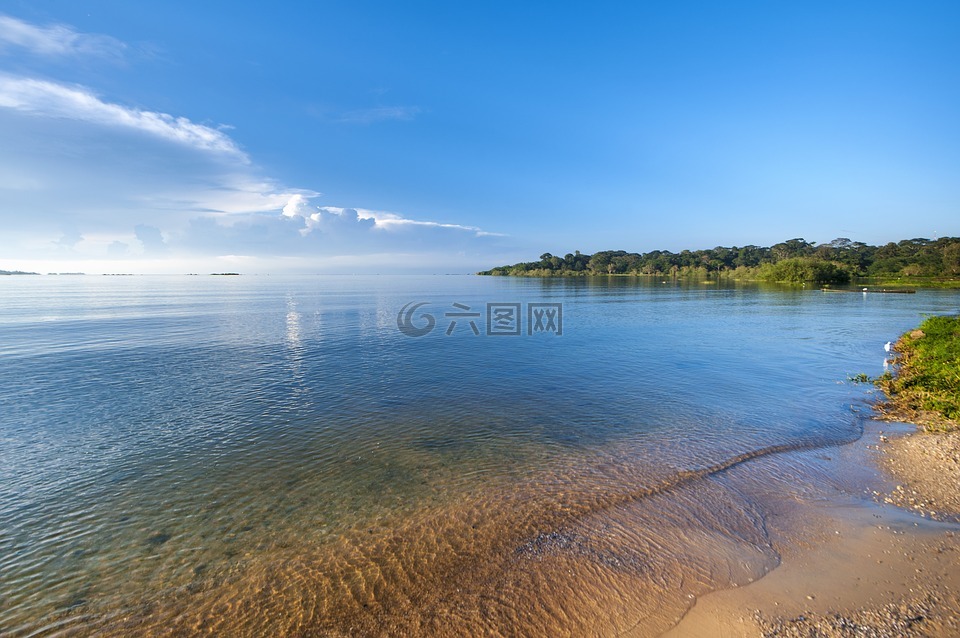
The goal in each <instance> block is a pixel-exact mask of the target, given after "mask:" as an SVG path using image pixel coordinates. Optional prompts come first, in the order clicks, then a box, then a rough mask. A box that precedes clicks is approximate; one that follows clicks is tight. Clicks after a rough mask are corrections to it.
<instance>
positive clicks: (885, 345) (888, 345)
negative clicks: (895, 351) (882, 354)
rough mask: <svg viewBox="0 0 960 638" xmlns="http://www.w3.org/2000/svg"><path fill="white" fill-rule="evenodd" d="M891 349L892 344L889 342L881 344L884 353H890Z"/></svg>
mask: <svg viewBox="0 0 960 638" xmlns="http://www.w3.org/2000/svg"><path fill="white" fill-rule="evenodd" d="M892 347H893V343H892V342H890V341H888V342H886V343H885V344H883V349H884V351H886V352H890V348H892Z"/></svg>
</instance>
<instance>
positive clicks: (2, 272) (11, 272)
mask: <svg viewBox="0 0 960 638" xmlns="http://www.w3.org/2000/svg"><path fill="white" fill-rule="evenodd" d="M39 274H40V273H38V272H26V271H23V270H0V275H39Z"/></svg>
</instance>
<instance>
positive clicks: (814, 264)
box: [477, 237, 960, 285]
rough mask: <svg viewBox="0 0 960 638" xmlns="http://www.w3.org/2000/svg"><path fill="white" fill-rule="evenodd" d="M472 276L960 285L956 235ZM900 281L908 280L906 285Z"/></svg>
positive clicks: (599, 261) (721, 251)
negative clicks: (876, 280)
mask: <svg viewBox="0 0 960 638" xmlns="http://www.w3.org/2000/svg"><path fill="white" fill-rule="evenodd" d="M477 274H478V275H494V276H513V277H578V276H587V275H632V276H655V277H700V278H704V279H709V278H711V277H729V278H732V279H743V280H753V281H768V282H786V283H802V282H814V283H817V284H846V283H850V281H852V280H853V279H854V278H879V279H883V280H896V281H897V283H907V284H909V283H910V282H911V281H925V282H931V281H932V282H935V283H940V284H941V285H951V284H956V283H958V279H957V278H958V277H960V238H958V237H942V238H940V239H937V240H930V239H922V238H919V239H904V240H903V241H900V242H896V243H894V242H890V243H888V244H884V245H883V246H869V245H867V244H864V243H862V242H858V241H851V240H850V239H847V238H845V237H841V238H838V239H834V240H833V241H831V242H830V243H827V244H820V245H817V244H816V242H808V241H806V240H804V239H802V238H798V239H788V240H787V241H784V242H780V243H779V244H774V245H773V246H770V247H764V246H743V247H737V246H732V247H730V248H726V247H723V246H717V247H716V248H710V249H707V250H682V251H680V252H679V253H673V252H670V251H669V250H654V251H651V252H649V253H628V252H626V251H623V250H604V251H600V252H598V253H594V254H593V255H585V254H582V253H581V252H580V251H576V252H574V253H567V254H566V255H564V256H563V257H558V256H555V255H552V254H550V253H544V254H542V255H540V260H539V261H531V262H521V263H519V264H513V265H512V266H499V267H497V268H492V269H490V270H484V271H481V272H479V273H477ZM904 280H906V281H904Z"/></svg>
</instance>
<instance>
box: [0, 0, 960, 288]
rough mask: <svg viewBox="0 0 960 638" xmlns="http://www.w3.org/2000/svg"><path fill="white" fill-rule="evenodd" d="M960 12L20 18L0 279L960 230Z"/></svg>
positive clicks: (125, 9)
mask: <svg viewBox="0 0 960 638" xmlns="http://www.w3.org/2000/svg"><path fill="white" fill-rule="evenodd" d="M957 33H960V3H956V2H912V3H905V2H883V1H879V2H878V1H871V2H803V3H800V2H794V3H786V2H723V3H719V2H717V3H715V2H674V3H652V2H622V3H621V2H617V3H606V2H601V3H589V4H587V3H577V4H574V3H560V2H549V3H548V2H542V3H541V2H537V3H523V4H519V3H498V2H486V3H478V4H468V3H455V2H445V3H441V2H436V3H428V2H402V3H397V2H362V1H351V2H342V3H340V2H321V3H283V2H275V3H269V4H259V5H258V6H253V7H248V6H244V5H243V4H239V3H234V2H230V3H226V2H212V1H211V2H201V3H198V2H189V3H187V2H171V1H168V2H163V3H147V2H137V3H132V2H119V1H114V2H107V1H92V2H80V1H72V2H49V1H42V0H31V1H29V2H26V1H23V2H17V1H12V2H10V1H7V2H0V140H2V143H0V223H2V228H3V230H2V231H0V269H2V268H6V269H13V268H21V269H28V270H40V271H43V272H48V271H63V270H79V271H85V272H158V273H166V272H188V271H198V272H209V271H219V270H225V269H228V270H239V271H242V272H264V273H268V272H270V273H272V272H320V273H324V272H331V273H341V272H472V271H475V270H477V269H480V268H486V267H490V266H494V265H500V264H503V263H507V262H515V261H520V260H530V259H535V258H537V257H538V256H539V255H540V254H541V253H542V252H547V251H549V252H553V253H558V254H563V253H566V252H572V251H573V250H581V251H582V252H593V251H596V250H603V249H625V250H631V251H639V252H644V251H649V250H654V249H670V250H680V249H683V248H691V249H696V248H710V247H713V246H717V245H727V246H729V245H745V244H759V245H770V244H773V243H776V242H778V241H782V240H785V239H789V238H793V237H804V238H806V239H807V240H809V241H815V242H829V241H830V240H832V239H834V238H836V237H841V236H842V237H849V238H851V239H854V240H858V241H864V242H867V243H871V244H880V243H886V242H888V241H896V240H900V239H904V238H913V237H928V238H932V237H934V236H938V237H940V236H947V235H953V236H956V235H960V221H958V220H960V38H958V37H957Z"/></svg>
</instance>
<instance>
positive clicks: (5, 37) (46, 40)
mask: <svg viewBox="0 0 960 638" xmlns="http://www.w3.org/2000/svg"><path fill="white" fill-rule="evenodd" d="M14 47H16V48H21V49H26V50H27V51H29V52H31V53H34V54H36V55H43V56H75V55H92V56H99V57H110V56H119V55H120V54H121V53H122V52H123V50H124V49H125V48H126V45H125V44H124V43H123V42H120V41H119V40H117V39H115V38H111V37H110V36H106V35H97V34H90V33H78V32H77V31H75V30H73V29H72V28H70V27H69V26H66V25H62V24H53V25H50V26H47V27H40V26H36V25H33V24H30V23H29V22H24V21H23V20H18V19H17V18H13V17H11V16H6V15H0V53H2V52H3V51H4V50H5V49H8V48H14Z"/></svg>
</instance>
